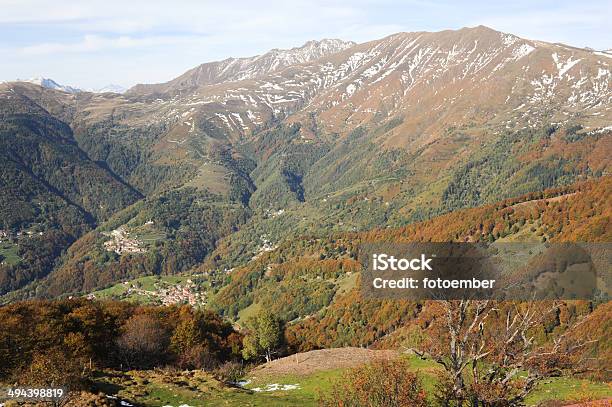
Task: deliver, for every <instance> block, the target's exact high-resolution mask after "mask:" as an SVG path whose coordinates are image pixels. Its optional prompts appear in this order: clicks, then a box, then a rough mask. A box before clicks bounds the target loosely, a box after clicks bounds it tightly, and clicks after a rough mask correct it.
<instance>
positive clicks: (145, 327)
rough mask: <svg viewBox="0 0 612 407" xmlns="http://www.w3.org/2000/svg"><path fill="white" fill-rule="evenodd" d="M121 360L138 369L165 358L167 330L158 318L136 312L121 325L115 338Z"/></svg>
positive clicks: (160, 361)
mask: <svg viewBox="0 0 612 407" xmlns="http://www.w3.org/2000/svg"><path fill="white" fill-rule="evenodd" d="M117 346H118V348H119V352H120V354H121V357H122V360H124V361H125V363H127V365H128V366H130V367H137V368H140V369H146V368H150V367H152V366H155V365H159V364H160V363H162V362H163V361H164V359H165V351H166V348H167V346H168V332H167V330H166V329H165V328H164V327H162V325H161V324H160V322H159V318H156V317H154V316H152V315H148V314H136V315H134V316H132V317H131V318H130V319H128V320H127V321H126V323H125V325H124V326H123V333H122V334H121V336H120V337H119V338H118V339H117Z"/></svg>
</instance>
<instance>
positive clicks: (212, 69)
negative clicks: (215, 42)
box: [129, 39, 355, 94]
mask: <svg viewBox="0 0 612 407" xmlns="http://www.w3.org/2000/svg"><path fill="white" fill-rule="evenodd" d="M354 45H355V43H354V42H352V41H342V40H338V39H323V40H321V41H308V42H307V43H305V44H304V45H302V46H301V47H296V48H292V49H273V50H271V51H269V52H266V53H265V54H263V55H257V56H254V57H249V58H228V59H225V60H223V61H218V62H210V63H205V64H202V65H199V66H197V67H195V68H193V69H191V70H189V71H187V72H185V73H184V74H183V75H181V76H179V77H178V78H176V79H173V80H171V81H170V82H166V83H162V84H156V85H142V84H140V85H136V86H134V87H132V88H131V89H129V93H130V94H147V93H168V92H179V91H185V90H189V89H192V88H195V87H198V86H203V85H214V84H219V83H223V82H232V81H240V80H244V79H252V78H255V77H258V76H262V75H266V74H269V73H272V72H275V71H278V70H281V69H283V68H286V67H288V66H291V65H297V64H303V63H307V62H311V61H314V60H317V59H319V58H321V57H324V56H326V55H330V54H334V53H336V52H339V51H342V50H344V49H347V48H350V47H352V46H354Z"/></svg>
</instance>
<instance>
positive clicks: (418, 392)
mask: <svg viewBox="0 0 612 407" xmlns="http://www.w3.org/2000/svg"><path fill="white" fill-rule="evenodd" d="M408 367H409V364H408V362H407V361H406V360H403V359H397V360H393V361H385V360H383V361H377V362H373V363H371V364H367V365H364V366H361V367H358V368H354V369H351V370H349V371H347V372H346V373H345V374H344V375H343V376H342V378H341V379H340V380H338V381H336V382H335V383H334V384H333V385H332V390H331V391H330V392H329V393H328V394H323V395H320V397H319V404H320V405H321V406H326V407H331V406H338V407H353V406H354V407H400V406H411V407H425V406H427V399H426V394H425V391H424V390H423V388H422V386H421V381H420V379H419V378H418V377H417V375H415V374H414V373H411V372H409V371H408Z"/></svg>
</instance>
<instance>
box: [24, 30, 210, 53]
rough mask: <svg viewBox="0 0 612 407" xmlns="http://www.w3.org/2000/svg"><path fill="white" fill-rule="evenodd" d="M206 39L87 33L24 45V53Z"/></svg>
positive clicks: (126, 46) (83, 51) (192, 41)
mask: <svg viewBox="0 0 612 407" xmlns="http://www.w3.org/2000/svg"><path fill="white" fill-rule="evenodd" d="M204 40H205V37H203V36H151V37H142V38H134V37H130V36H119V37H103V36H98V35H85V36H84V37H83V39H82V40H81V41H78V42H72V43H60V42H46V43H41V44H35V45H30V46H26V47H23V48H22V49H21V53H22V54H23V55H29V56H31V55H48V54H62V53H88V52H98V51H105V50H112V49H128V48H144V47H159V46H167V45H178V44H190V43H191V44H193V43H198V42H202V41H204Z"/></svg>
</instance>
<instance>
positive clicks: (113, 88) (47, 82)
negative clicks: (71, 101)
mask: <svg viewBox="0 0 612 407" xmlns="http://www.w3.org/2000/svg"><path fill="white" fill-rule="evenodd" d="M16 82H28V83H33V84H35V85H38V86H41V87H43V88H46V89H54V90H59V91H62V92H67V93H78V92H93V93H107V92H108V93H124V92H125V91H127V89H126V88H124V87H123V86H121V85H115V84H110V85H106V86H104V87H102V88H96V89H81V88H76V87H73V86H68V85H60V84H59V83H57V82H55V81H54V80H53V79H50V78H43V77H36V78H32V79H26V80H22V79H17V80H16Z"/></svg>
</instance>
